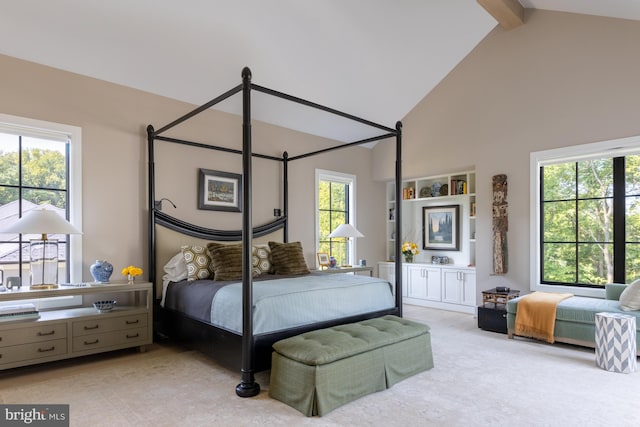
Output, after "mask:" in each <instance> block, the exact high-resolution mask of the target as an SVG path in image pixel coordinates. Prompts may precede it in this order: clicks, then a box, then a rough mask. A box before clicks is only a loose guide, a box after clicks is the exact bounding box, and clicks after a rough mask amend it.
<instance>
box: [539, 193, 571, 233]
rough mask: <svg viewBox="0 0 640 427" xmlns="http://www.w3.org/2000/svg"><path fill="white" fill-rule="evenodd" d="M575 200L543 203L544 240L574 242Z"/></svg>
mask: <svg viewBox="0 0 640 427" xmlns="http://www.w3.org/2000/svg"><path fill="white" fill-rule="evenodd" d="M575 206H576V204H575V202H573V201H572V202H546V203H545V204H544V240H545V241H546V242H575V239H576V231H575V230H576V219H575Z"/></svg>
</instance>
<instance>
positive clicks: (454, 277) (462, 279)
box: [442, 267, 476, 307]
mask: <svg viewBox="0 0 640 427" xmlns="http://www.w3.org/2000/svg"><path fill="white" fill-rule="evenodd" d="M442 301H443V302H446V303H451V304H462V305H467V306H471V307H475V305H476V272H475V270H473V269H462V268H460V269H458V268H454V269H452V268H447V267H443V268H442Z"/></svg>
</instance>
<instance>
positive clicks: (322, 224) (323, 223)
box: [318, 211, 332, 252]
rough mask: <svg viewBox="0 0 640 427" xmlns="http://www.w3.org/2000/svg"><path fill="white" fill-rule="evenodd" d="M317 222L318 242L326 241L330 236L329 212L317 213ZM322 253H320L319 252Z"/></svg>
mask: <svg viewBox="0 0 640 427" xmlns="http://www.w3.org/2000/svg"><path fill="white" fill-rule="evenodd" d="M318 221H319V227H318V232H319V237H320V240H327V239H328V238H329V234H331V231H332V230H331V222H330V221H331V211H319V212H318ZM320 252H322V251H320Z"/></svg>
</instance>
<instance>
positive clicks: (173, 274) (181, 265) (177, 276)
mask: <svg viewBox="0 0 640 427" xmlns="http://www.w3.org/2000/svg"><path fill="white" fill-rule="evenodd" d="M163 269H164V272H165V273H167V274H165V275H164V276H162V278H163V279H164V280H169V281H171V282H179V281H181V280H184V279H186V278H187V264H186V263H185V261H184V256H183V255H182V252H178V253H177V254H175V255H174V256H173V258H171V259H170V260H169V262H167V263H166V264H165V265H164V267H163Z"/></svg>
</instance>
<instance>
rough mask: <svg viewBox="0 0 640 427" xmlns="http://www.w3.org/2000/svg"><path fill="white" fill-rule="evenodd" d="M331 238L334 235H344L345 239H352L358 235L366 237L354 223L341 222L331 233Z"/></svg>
mask: <svg viewBox="0 0 640 427" xmlns="http://www.w3.org/2000/svg"><path fill="white" fill-rule="evenodd" d="M329 237H330V238H334V237H344V238H345V239H347V240H348V239H351V238H356V237H364V234H362V233H361V232H359V231H358V230H357V229H356V228H355V227H354V226H353V225H351V224H341V225H339V226H338V227H337V228H336V229H335V230H333V231H332V232H331V234H329Z"/></svg>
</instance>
